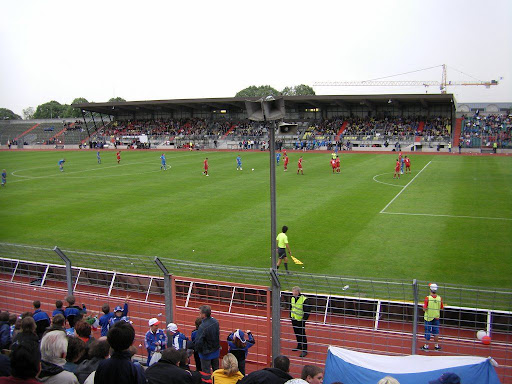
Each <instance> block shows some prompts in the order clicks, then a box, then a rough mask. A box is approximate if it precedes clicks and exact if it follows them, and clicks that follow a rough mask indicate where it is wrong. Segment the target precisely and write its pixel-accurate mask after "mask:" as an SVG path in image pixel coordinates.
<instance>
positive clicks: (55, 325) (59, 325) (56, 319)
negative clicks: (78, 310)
mask: <svg viewBox="0 0 512 384" xmlns="http://www.w3.org/2000/svg"><path fill="white" fill-rule="evenodd" d="M65 322H66V318H65V317H64V315H61V314H60V313H58V314H56V315H55V316H53V318H52V325H50V326H49V327H48V329H47V330H46V332H45V333H48V332H51V331H61V332H64V333H66V328H64V323H65Z"/></svg>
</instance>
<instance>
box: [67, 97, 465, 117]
mask: <svg viewBox="0 0 512 384" xmlns="http://www.w3.org/2000/svg"><path fill="white" fill-rule="evenodd" d="M284 99H285V105H286V106H287V107H291V108H301V107H304V108H320V109H322V108H325V107H329V106H338V107H345V108H347V109H348V108H350V107H351V106H356V105H366V106H368V107H370V108H371V107H372V106H373V105H384V104H388V103H389V102H390V101H391V102H392V103H397V104H407V105H411V104H419V105H421V106H423V107H424V108H428V106H429V105H432V104H446V103H454V102H455V100H454V97H453V95H452V94H411V95H397V94H388V95H349V96H339V95H316V96H285V97H284ZM246 100H253V101H254V100H257V98H245V97H228V98H212V99H174V100H148V101H126V102H108V103H83V104H73V105H72V106H73V107H75V108H81V109H82V110H84V111H89V112H99V113H103V114H108V115H120V114H121V115H126V114H130V113H144V112H146V113H168V112H176V111H191V110H192V111H193V110H202V111H205V110H244V109H245V101H246Z"/></svg>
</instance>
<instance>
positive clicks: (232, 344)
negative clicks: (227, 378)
mask: <svg viewBox="0 0 512 384" xmlns="http://www.w3.org/2000/svg"><path fill="white" fill-rule="evenodd" d="M246 336H247V337H246ZM255 343H256V341H255V340H254V337H253V335H252V332H251V331H250V330H247V331H246V332H245V333H244V332H243V331H242V330H241V329H237V330H236V331H235V332H232V333H230V334H229V336H228V345H229V353H232V354H233V355H234V356H235V357H236V359H237V360H238V370H239V371H240V372H241V373H242V375H245V359H246V357H247V353H249V348H251V347H252V346H253V345H254V344H255Z"/></svg>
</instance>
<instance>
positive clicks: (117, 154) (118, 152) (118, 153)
mask: <svg viewBox="0 0 512 384" xmlns="http://www.w3.org/2000/svg"><path fill="white" fill-rule="evenodd" d="M116 157H117V164H119V163H120V162H121V151H117V153H116Z"/></svg>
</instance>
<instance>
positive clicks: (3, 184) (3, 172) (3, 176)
mask: <svg viewBox="0 0 512 384" xmlns="http://www.w3.org/2000/svg"><path fill="white" fill-rule="evenodd" d="M6 182H7V172H6V171H5V169H4V170H2V187H5V183H6Z"/></svg>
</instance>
